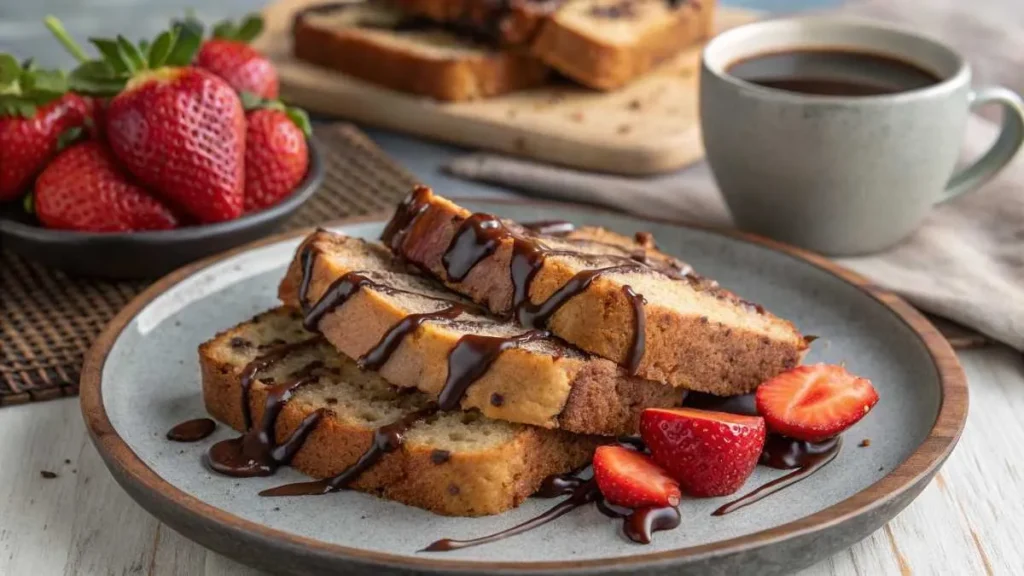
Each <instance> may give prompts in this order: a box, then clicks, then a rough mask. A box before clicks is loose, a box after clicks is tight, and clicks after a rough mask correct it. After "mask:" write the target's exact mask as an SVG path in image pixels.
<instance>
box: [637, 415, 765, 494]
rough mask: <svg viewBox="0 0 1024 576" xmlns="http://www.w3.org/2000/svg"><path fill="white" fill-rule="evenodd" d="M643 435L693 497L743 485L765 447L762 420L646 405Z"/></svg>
mask: <svg viewBox="0 0 1024 576" xmlns="http://www.w3.org/2000/svg"><path fill="white" fill-rule="evenodd" d="M640 436H642V437H643V439H644V442H646V443H647V447H648V448H650V450H651V457H653V458H654V461H655V462H657V463H658V464H659V465H660V466H661V467H663V468H664V469H665V470H667V471H668V473H669V474H671V475H672V477H673V478H675V479H676V480H678V481H679V485H680V486H681V487H682V489H683V491H684V492H686V493H687V494H689V495H691V496H701V497H706V496H724V495H726V494H732V493H733V492H735V491H737V490H739V489H740V487H741V486H743V483H744V482H746V481H747V478H748V477H750V473H751V472H753V471H754V466H756V465H757V459H758V458H759V457H760V456H761V450H762V449H763V448H764V437H765V428H764V420H763V419H762V418H761V417H759V416H742V415H739V414H727V413H725V412H712V411H708V410H694V409H691V408H677V409H660V408H648V409H647V410H644V412H643V414H642V415H641V416H640Z"/></svg>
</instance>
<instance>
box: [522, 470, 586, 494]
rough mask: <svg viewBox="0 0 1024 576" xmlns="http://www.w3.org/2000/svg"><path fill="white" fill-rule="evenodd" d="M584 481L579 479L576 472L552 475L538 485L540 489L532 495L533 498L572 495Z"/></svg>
mask: <svg viewBox="0 0 1024 576" xmlns="http://www.w3.org/2000/svg"><path fill="white" fill-rule="evenodd" d="M585 482H586V480H584V479H582V478H580V477H579V474H578V472H567V473H565V474H552V475H550V476H548V477H547V478H544V480H542V481H541V483H540V488H538V489H537V491H536V492H535V493H534V494H533V497H534V498H558V497H559V496H567V495H569V494H572V493H573V492H574V491H575V490H576V489H577V488H579V487H580V486H582V485H583V484H584V483H585Z"/></svg>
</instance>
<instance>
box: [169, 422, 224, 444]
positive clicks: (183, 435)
mask: <svg viewBox="0 0 1024 576" xmlns="http://www.w3.org/2000/svg"><path fill="white" fill-rule="evenodd" d="M216 429H217V423H216V422H214V421H213V420H210V419H209V418H196V419H195V420H186V421H185V422H182V423H181V424H178V425H177V426H175V427H174V428H171V429H170V430H169V431H168V432H167V439H168V440H172V441H174V442H199V441H200V440H202V439H203V438H206V437H207V436H209V435H210V434H213V431H214V430H216Z"/></svg>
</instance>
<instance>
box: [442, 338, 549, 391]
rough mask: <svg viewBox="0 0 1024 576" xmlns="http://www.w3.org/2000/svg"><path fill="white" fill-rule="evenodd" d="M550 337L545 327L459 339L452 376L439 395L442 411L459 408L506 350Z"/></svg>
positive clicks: (452, 353) (450, 366)
mask: <svg viewBox="0 0 1024 576" xmlns="http://www.w3.org/2000/svg"><path fill="white" fill-rule="evenodd" d="M549 336H550V334H548V333H547V332H546V331H544V330H530V331H529V332H525V333H523V334H519V335H518V336H482V335H479V334H466V335H465V336H463V337H462V338H459V341H458V342H457V343H456V344H455V346H454V347H453V348H452V349H451V351H450V352H449V353H448V377H447V378H446V379H445V382H444V388H442V389H441V393H440V395H439V396H438V398H437V402H438V405H440V407H441V410H445V411H447V410H454V409H456V408H458V407H459V404H460V402H461V401H462V397H463V396H465V394H466V390H467V389H468V388H469V386H470V385H471V384H472V383H473V382H476V381H477V380H479V379H480V378H481V377H482V376H483V375H484V374H486V373H487V370H488V369H490V367H491V364H493V363H494V361H495V360H497V359H498V356H499V355H500V354H501V353H502V352H503V351H505V350H507V349H509V348H514V347H516V346H520V345H522V344H525V343H527V342H533V341H535V340H543V339H545V338H547V337H549Z"/></svg>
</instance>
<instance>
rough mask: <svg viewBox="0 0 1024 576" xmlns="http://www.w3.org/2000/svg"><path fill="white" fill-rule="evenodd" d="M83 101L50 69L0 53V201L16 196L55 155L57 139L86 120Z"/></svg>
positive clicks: (87, 111)
mask: <svg viewBox="0 0 1024 576" xmlns="http://www.w3.org/2000/svg"><path fill="white" fill-rule="evenodd" d="M91 110H92V106H91V103H90V102H89V101H88V99H86V98H83V97H81V96H79V95H77V94H73V93H70V92H67V80H66V79H65V78H64V75H63V74H61V73H60V72H56V71H46V70H36V69H34V68H33V67H32V66H31V65H28V66H22V65H20V64H18V62H17V61H16V60H15V59H14V58H13V57H12V56H9V55H7V54H0V202H3V201H6V200H13V199H15V198H18V197H20V196H21V195H22V194H23V193H25V192H27V191H28V190H29V189H30V188H31V187H32V179H33V178H34V177H35V176H36V174H39V172H40V171H41V170H42V169H43V166H45V165H46V162H47V161H48V160H49V159H50V158H52V157H53V155H54V154H55V153H56V152H57V148H58V145H59V141H60V137H61V135H62V134H64V133H65V132H67V131H68V130H70V129H72V128H76V127H81V126H83V125H85V124H86V123H88V122H90V121H91V120H90V115H91Z"/></svg>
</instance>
